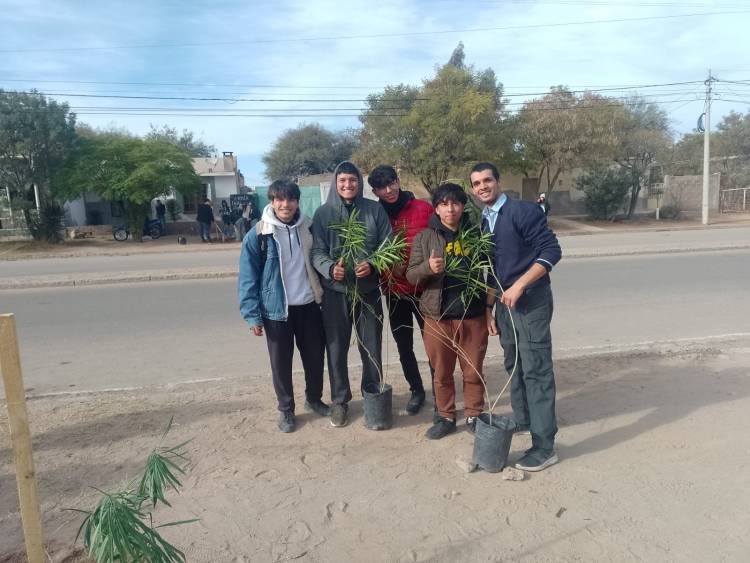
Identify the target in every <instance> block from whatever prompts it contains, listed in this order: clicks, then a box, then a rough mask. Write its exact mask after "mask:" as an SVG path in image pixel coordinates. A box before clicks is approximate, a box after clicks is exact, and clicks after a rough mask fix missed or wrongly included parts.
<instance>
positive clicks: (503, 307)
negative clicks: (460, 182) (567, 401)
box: [469, 162, 562, 471]
mask: <svg viewBox="0 0 750 563" xmlns="http://www.w3.org/2000/svg"><path fill="white" fill-rule="evenodd" d="M469 179H470V181H471V188H472V190H473V192H474V195H475V196H476V197H477V199H479V201H481V202H482V203H483V204H484V206H485V207H484V210H483V211H482V225H483V228H484V229H485V230H486V231H488V232H491V233H492V234H493V238H494V242H495V256H494V266H495V271H494V275H495V280H494V281H495V285H496V286H497V292H498V293H500V303H499V304H498V305H497V308H496V311H495V314H494V316H493V314H492V309H493V308H494V306H495V301H496V292H490V294H489V295H488V298H487V325H488V328H489V332H490V334H493V335H495V334H498V329H499V333H500V344H501V346H502V347H503V352H504V353H505V369H506V370H507V372H508V374H509V375H510V374H511V373H512V374H513V381H512V383H511V388H510V389H511V395H510V400H511V405H512V406H513V417H514V419H515V422H516V431H525V430H531V442H532V447H531V449H529V450H527V451H526V454H525V455H524V456H523V457H522V458H521V459H520V460H519V461H518V462H517V463H516V467H517V468H518V469H523V470H525V471H541V470H543V469H545V468H547V467H549V466H550V465H553V464H555V463H557V462H558V457H557V454H556V453H555V451H554V444H555V434H557V422H556V416H555V393H556V391H555V374H554V371H553V368H552V336H551V333H550V322H551V320H552V288H551V285H550V276H549V272H550V270H551V269H552V267H553V266H554V265H555V264H557V262H558V261H559V260H560V257H561V255H562V252H561V250H560V245H559V244H558V242H557V237H556V236H555V234H554V233H553V232H552V231H551V230H550V229H549V227H548V225H547V218H546V217H545V215H544V212H543V211H542V210H541V209H540V208H539V206H538V205H536V204H535V203H533V202H530V201H521V200H515V199H510V198H508V196H506V195H505V194H504V193H502V190H501V188H500V173H499V172H498V170H497V167H495V165H494V164H490V163H488V162H480V163H479V164H477V165H475V166H474V167H473V168H472V169H471V174H470V176H469ZM511 316H512V321H511ZM514 333H515V334H514ZM516 341H517V342H518V350H516ZM516 352H517V354H516ZM516 355H517V356H518V358H517V365H516ZM514 369H515V371H514Z"/></svg>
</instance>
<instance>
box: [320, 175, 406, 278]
mask: <svg viewBox="0 0 750 563" xmlns="http://www.w3.org/2000/svg"><path fill="white" fill-rule="evenodd" d="M342 164H344V163H343V162H342V163H341V164H339V165H338V166H337V167H336V170H335V171H334V173H333V180H331V189H330V191H329V192H328V199H327V200H326V202H325V203H324V204H323V205H321V206H320V207H319V208H318V210H317V211H316V212H315V216H314V217H313V225H312V233H313V247H312V255H311V260H312V264H313V267H314V268H315V269H316V270H317V271H318V273H320V277H321V280H322V283H323V287H325V288H327V289H332V290H334V291H338V292H340V293H346V285H345V284H344V283H341V282H337V281H335V280H334V279H333V278H332V277H331V269H332V268H333V266H334V264H335V263H336V258H337V250H338V248H339V247H340V246H341V242H340V240H339V235H338V234H337V233H336V232H335V231H333V230H332V229H330V225H331V224H332V223H343V222H344V221H346V220H347V219H348V218H349V211H348V210H347V208H346V205H345V204H344V200H342V199H341V196H340V195H339V193H338V191H337V190H336V175H337V174H338V172H339V168H340V167H341V165H342ZM357 176H358V177H359V191H358V192H357V197H356V198H355V199H354V202H353V208H354V209H356V210H357V212H358V214H359V220H360V221H362V222H363V223H364V224H365V225H366V226H367V241H366V242H365V253H366V255H367V256H369V255H370V254H372V253H373V252H374V251H375V250H376V249H377V248H378V246H380V243H382V242H383V241H384V240H385V239H387V238H389V237H390V236H391V232H392V231H391V224H390V222H389V221H388V214H387V213H386V212H385V210H384V209H383V206H382V205H380V203H378V202H377V201H372V200H369V199H365V197H364V195H363V190H364V182H363V181H362V174H361V173H360V172H359V170H357ZM347 281H348V282H349V283H354V282H355V281H356V283H357V286H358V288H359V290H360V291H361V292H362V293H369V292H371V291H374V290H376V289H378V287H379V278H378V274H377V272H375V271H374V269H373V273H372V274H371V275H369V276H367V277H366V278H362V279H360V280H356V279H355V278H354V274H353V273H351V272H347Z"/></svg>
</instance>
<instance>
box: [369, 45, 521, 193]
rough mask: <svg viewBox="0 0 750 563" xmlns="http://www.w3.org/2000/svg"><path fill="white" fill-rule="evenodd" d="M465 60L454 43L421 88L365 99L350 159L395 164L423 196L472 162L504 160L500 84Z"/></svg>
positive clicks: (394, 89) (506, 146) (390, 89)
mask: <svg viewBox="0 0 750 563" xmlns="http://www.w3.org/2000/svg"><path fill="white" fill-rule="evenodd" d="M464 59H465V55H464V52H463V45H462V44H459V45H458V47H457V48H456V49H455V50H454V52H453V54H452V55H451V58H450V60H449V62H448V63H446V64H445V65H443V66H442V67H440V68H439V69H438V70H437V72H436V74H435V77H434V78H432V79H429V80H425V81H424V82H423V84H422V86H421V87H420V88H416V87H412V86H405V85H403V84H401V85H398V86H387V87H386V88H385V89H384V90H383V92H382V94H379V95H373V96H369V97H368V99H367V107H366V108H365V109H364V110H363V112H362V115H361V116H360V118H359V119H360V122H361V123H362V125H363V128H362V131H361V133H360V148H359V150H358V151H357V152H356V153H355V159H356V160H357V161H358V162H360V163H361V164H364V165H367V166H372V165H375V164H379V163H382V162H387V163H390V164H394V165H396V166H397V167H400V168H402V169H403V170H405V171H407V172H409V173H410V174H413V175H414V176H416V177H418V178H419V179H420V181H421V182H422V184H423V185H424V186H425V188H427V190H428V191H432V190H434V189H435V188H437V187H438V186H439V185H440V184H441V183H443V182H445V181H446V180H447V179H448V178H449V177H450V176H451V174H454V173H463V172H465V168H466V167H468V166H469V165H470V164H471V163H473V162H476V161H477V160H482V159H492V160H495V161H500V162H502V161H504V159H505V158H506V156H507V154H509V153H511V152H512V146H511V143H510V139H509V137H507V136H505V135H502V134H501V133H502V130H501V128H500V124H501V118H502V110H503V100H502V91H503V90H502V85H501V84H499V83H498V82H497V79H496V77H495V73H494V71H493V70H492V69H486V70H482V71H475V70H474V68H473V67H471V66H466V64H465V62H464Z"/></svg>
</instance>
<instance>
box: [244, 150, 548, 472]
mask: <svg viewBox="0 0 750 563" xmlns="http://www.w3.org/2000/svg"><path fill="white" fill-rule="evenodd" d="M470 182H471V190H472V192H473V194H474V196H475V197H476V198H477V199H478V200H479V201H480V202H481V203H482V204H483V206H484V208H483V211H482V225H481V229H482V230H483V232H485V233H491V237H492V240H493V242H494V245H493V254H492V257H491V258H492V264H493V268H492V270H493V271H491V272H489V275H488V277H487V283H488V285H489V287H490V289H489V290H487V291H483V292H481V293H479V294H477V292H471V295H470V298H467V297H466V295H467V292H465V291H464V289H465V286H466V284H467V282H466V279H465V278H464V277H462V276H459V275H458V274H456V271H457V270H456V268H455V266H456V264H457V263H458V264H459V265H460V264H462V263H463V262H468V261H469V260H470V253H471V251H472V249H471V248H463V247H462V246H461V244H460V243H459V238H460V237H461V236H462V232H464V230H465V229H468V228H470V225H469V218H468V216H467V214H465V213H464V210H465V207H466V205H467V195H466V192H465V191H464V190H463V189H462V188H461V187H460V186H458V185H456V184H450V183H447V184H443V185H441V186H440V187H439V188H438V189H437V190H436V191H435V192H434V194H433V197H432V205H430V204H429V203H427V202H425V201H421V200H418V199H416V198H415V197H414V195H413V194H412V193H411V192H408V191H404V190H402V189H401V186H400V182H399V178H398V175H397V173H396V171H395V169H394V168H393V167H391V166H378V167H377V168H375V169H374V170H372V171H371V172H370V174H369V176H368V183H369V184H370V187H371V188H372V190H373V192H374V194H375V195H376V196H377V198H378V201H374V200H370V199H366V198H365V197H364V182H363V179H362V174H361V173H360V171H359V169H358V168H357V167H356V166H355V165H354V164H352V163H351V162H342V163H341V164H339V166H338V167H337V168H336V170H335V172H334V177H333V180H332V182H331V189H330V191H329V194H328V198H327V200H326V202H325V203H324V204H323V205H322V206H321V207H320V208H318V210H317V211H316V212H315V215H314V217H313V219H312V221H311V220H310V219H309V218H307V217H305V216H304V214H303V213H302V212H301V210H300V209H299V199H300V190H299V188H298V187H297V185H296V184H294V183H292V182H286V181H276V182H274V183H273V184H272V185H271V186H270V187H269V190H268V198H269V200H270V202H271V203H270V204H269V205H268V206H267V207H266V209H265V210H264V211H263V215H262V218H261V220H260V221H259V222H258V224H257V225H256V226H255V228H253V229H252V230H251V231H250V232H249V233H248V234H247V235H246V236H245V238H244V240H243V244H242V254H241V258H240V273H239V284H238V287H239V300H240V311H241V313H242V316H243V317H244V318H245V320H246V321H247V323H248V324H249V326H250V328H251V330H252V332H253V333H254V334H255V335H256V336H262V335H263V334H264V332H265V335H266V340H267V344H268V351H269V355H270V359H271V371H272V377H273V385H274V389H275V391H276V396H277V400H278V410H279V422H278V426H279V429H280V430H281V431H282V432H292V431H293V430H294V428H295V417H294V413H295V403H294V392H293V386H292V358H293V354H294V344H295V342H296V344H297V348H298V349H299V352H300V357H301V359H302V364H303V367H304V373H305V397H306V401H305V409H306V410H309V411H312V412H315V413H317V414H319V415H321V416H325V417H330V420H331V424H332V425H333V426H336V427H341V426H345V425H346V424H347V422H348V409H349V407H348V405H349V402H350V401H351V399H352V392H351V387H350V384H349V370H348V362H347V356H348V351H349V343H350V339H351V336H352V329H354V331H355V332H356V340H357V345H358V348H359V353H360V356H361V359H362V380H361V390H362V392H363V393H364V392H369V393H377V391H378V389H379V387H380V382H381V380H382V375H383V367H382V356H381V351H382V333H383V307H382V299H381V295H383V296H385V298H386V303H387V307H388V313H389V320H390V327H391V331H392V334H393V337H394V339H395V341H396V345H397V348H398V353H399V360H400V363H401V366H402V369H403V373H404V377H405V378H406V380H407V382H408V384H409V389H410V392H411V396H410V398H409V400H408V402H407V404H406V411H407V413H408V414H410V415H416V414H417V413H418V412H419V411H420V409H421V408H422V406H423V405H424V403H425V399H426V392H425V386H424V383H423V379H422V375H421V374H420V370H419V366H418V363H417V359H416V356H415V354H414V336H413V334H414V324H413V322H414V321H416V323H417V325H418V326H419V328H420V331H421V334H422V337H423V340H424V346H425V350H426V352H427V357H428V359H429V363H430V371H431V379H432V389H433V398H434V402H435V411H434V415H433V425H432V426H431V427H430V428H429V429H428V430H427V433H426V437H427V438H429V439H440V438H443V437H445V436H446V435H448V434H450V433H452V432H454V431H455V430H456V418H457V415H456V405H455V395H456V392H455V384H454V377H453V372H454V369H455V365H456V362H457V361H458V363H459V365H460V367H461V370H462V373H463V397H464V416H465V418H466V424H467V428H468V429H469V430H470V431H472V432H473V431H474V427H475V425H476V417H477V416H478V415H479V414H480V413H481V412H482V410H483V409H484V407H485V387H484V376H483V371H482V370H483V362H484V356H485V353H486V350H487V342H488V336H489V335H498V334H499V335H500V342H501V345H502V347H503V350H504V355H505V368H506V370H507V372H508V374H513V379H512V382H511V404H512V407H513V419H514V422H515V430H516V431H526V430H530V432H531V437H532V447H531V449H529V450H528V451H527V452H526V454H525V455H524V456H523V457H522V458H521V459H520V460H519V461H518V462H517V463H516V467H518V468H520V469H524V470H527V471H539V470H542V469H545V468H546V467H548V466H550V465H552V464H554V463H556V462H557V461H558V458H557V454H556V453H555V451H554V437H555V434H556V432H557V426H556V418H555V381H554V372H553V366H552V343H551V335H550V321H551V318H552V292H551V287H550V276H549V271H550V270H551V269H552V267H553V266H554V265H555V264H556V263H557V262H558V261H559V259H560V256H561V251H560V246H559V244H558V242H557V239H556V237H555V235H554V233H553V232H552V231H551V230H550V229H549V227H548V225H547V221H546V217H545V214H544V213H543V212H542V210H541V209H540V208H539V207H538V206H537V205H536V204H535V203H533V202H526V201H520V200H514V199H510V198H508V197H507V196H506V195H505V194H503V193H502V190H501V188H500V174H499V172H498V170H497V168H496V167H495V166H494V165H493V164H491V163H479V164H477V165H476V166H474V167H473V169H472V171H471V174H470ZM355 210H356V213H357V214H356V220H358V221H359V222H361V223H362V224H363V225H364V227H365V230H366V233H367V234H366V237H365V241H364V246H365V248H364V256H365V257H364V258H363V259H362V260H361V261H360V262H358V263H356V264H354V266H353V267H351V266H350V267H347V266H346V265H345V264H344V263H343V261H342V260H341V259H340V249H341V232H340V229H336V228H332V227H334V226H336V225H340V224H342V223H344V222H346V221H347V219H348V218H349V217H350V216H351V214H352V213H353V212H354V211H355ZM394 232H400V233H403V235H404V237H405V239H406V243H407V249H406V257H405V260H404V261H403V263H401V264H398V265H396V266H394V267H393V268H392V269H391V270H390V271H388V272H383V273H381V274H379V273H378V272H377V271H376V270H375V268H374V267H373V265H372V264H371V263H370V262H368V260H367V258H366V257H367V256H370V255H372V253H373V252H374V251H375V250H376V249H377V248H378V247H379V246H380V245H381V243H383V241H385V240H386V239H388V238H390V237H392V236H393V233H394ZM447 264H450V265H451V266H452V267H449V268H448V270H449V271H446V265H447ZM459 269H460V268H459ZM477 275H479V274H477ZM481 275H486V273H482V274H481ZM352 287H356V289H357V296H358V297H357V299H356V300H355V301H354V302H352V291H351V289H352ZM324 357H326V358H327V362H328V374H329V382H330V388H331V405H330V406H329V405H327V404H326V403H324V402H323V400H322V396H323V362H324Z"/></svg>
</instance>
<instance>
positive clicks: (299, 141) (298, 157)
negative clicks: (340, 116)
mask: <svg viewBox="0 0 750 563" xmlns="http://www.w3.org/2000/svg"><path fill="white" fill-rule="evenodd" d="M355 144H356V138H355V136H354V135H353V134H352V132H350V131H341V132H338V133H334V132H332V131H329V130H328V129H326V128H325V127H323V126H322V125H319V124H317V123H311V124H308V125H300V126H298V127H296V128H295V129H289V130H287V131H285V132H284V133H283V134H282V135H281V136H280V137H279V138H278V139H277V140H276V143H274V146H273V148H271V150H270V151H269V152H267V153H266V154H265V155H263V163H264V164H265V165H266V177H267V178H268V179H271V180H278V179H285V180H296V179H297V178H299V177H300V176H308V175H311V174H321V173H324V172H332V171H333V170H334V169H335V168H336V165H337V164H338V163H339V162H341V161H343V160H348V159H350V158H351V156H352V152H353V151H354V148H355Z"/></svg>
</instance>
